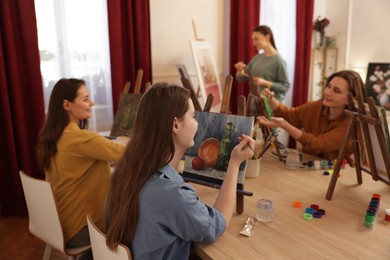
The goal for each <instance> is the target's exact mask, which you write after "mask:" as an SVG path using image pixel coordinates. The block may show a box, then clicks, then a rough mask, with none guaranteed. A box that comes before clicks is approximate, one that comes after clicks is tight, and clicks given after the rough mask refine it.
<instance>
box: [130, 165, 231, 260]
mask: <svg viewBox="0 0 390 260" xmlns="http://www.w3.org/2000/svg"><path fill="white" fill-rule="evenodd" d="M225 228H226V221H225V218H224V216H223V215H222V213H221V212H219V211H218V210H216V209H214V208H211V207H209V206H207V205H205V204H203V203H202V202H201V201H200V200H199V198H198V197H197V196H196V193H195V190H194V188H193V187H192V186H190V185H189V184H187V183H185V182H184V180H183V178H182V177H181V176H180V175H179V174H178V173H177V172H176V170H174V169H173V168H172V167H171V166H170V165H166V166H164V167H162V168H161V169H160V170H159V171H158V172H157V173H155V174H154V175H153V176H152V177H151V178H150V179H149V180H148V181H147V182H146V184H145V186H144V187H143V189H142V190H141V196H140V214H139V218H138V225H137V229H136V232H135V237H134V241H133V244H132V245H130V248H131V251H132V255H133V259H188V256H189V253H190V246H191V242H204V243H209V242H213V241H215V240H217V239H218V238H219V237H220V236H221V235H222V233H223V232H224V231H225Z"/></svg>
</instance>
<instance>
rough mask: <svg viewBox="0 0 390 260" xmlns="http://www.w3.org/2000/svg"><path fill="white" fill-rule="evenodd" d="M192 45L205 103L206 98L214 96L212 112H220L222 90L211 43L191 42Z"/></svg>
mask: <svg viewBox="0 0 390 260" xmlns="http://www.w3.org/2000/svg"><path fill="white" fill-rule="evenodd" d="M190 44H191V50H192V55H193V58H194V62H195V68H196V73H197V74H198V81H199V88H200V91H201V94H202V99H203V101H204V102H205V100H206V97H207V96H208V95H209V94H210V93H211V94H213V96H214V100H213V104H212V107H211V111H212V112H219V110H220V107H221V102H222V89H221V84H220V82H219V77H218V72H217V67H216V65H215V61H214V57H213V55H212V52H211V47H210V42H208V41H190ZM204 102H203V103H204Z"/></svg>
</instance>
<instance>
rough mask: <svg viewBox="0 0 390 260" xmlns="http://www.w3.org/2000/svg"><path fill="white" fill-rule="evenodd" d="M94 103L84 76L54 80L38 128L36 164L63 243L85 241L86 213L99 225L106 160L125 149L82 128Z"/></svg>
mask: <svg viewBox="0 0 390 260" xmlns="http://www.w3.org/2000/svg"><path fill="white" fill-rule="evenodd" d="M93 105H94V103H93V101H92V100H91V99H90V97H89V93H88V90H87V87H86V86H85V82H84V81H83V80H80V79H72V78H71V79H61V80H59V81H58V82H57V83H56V84H55V86H54V88H53V91H52V93H51V96H50V101H49V108H48V112H47V118H46V122H45V124H44V126H43V127H42V129H41V131H40V133H39V139H38V145H37V159H38V164H39V165H40V167H41V168H42V169H43V170H44V171H45V174H46V180H47V181H48V182H49V183H50V184H51V186H52V188H53V191H54V195H55V198H56V203H57V207H58V214H59V217H60V221H61V225H62V228H63V232H64V239H65V241H66V245H67V246H68V247H77V246H84V245H88V244H90V240H89V234H88V228H87V221H86V215H87V214H89V215H90V216H91V218H92V220H93V221H94V222H95V223H96V224H97V225H98V226H100V228H103V226H104V201H105V198H106V196H107V192H108V187H109V183H110V175H111V172H110V171H111V170H110V165H109V161H118V160H119V158H120V157H121V156H122V154H123V152H124V150H125V146H124V145H121V144H118V143H116V142H113V141H110V140H108V139H107V138H105V137H103V136H101V135H99V134H98V133H95V132H91V131H88V130H86V125H87V120H88V119H89V118H90V117H91V108H92V106H93Z"/></svg>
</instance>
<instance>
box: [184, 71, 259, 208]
mask: <svg viewBox="0 0 390 260" xmlns="http://www.w3.org/2000/svg"><path fill="white" fill-rule="evenodd" d="M232 83H233V77H232V76H231V75H227V76H226V78H225V87H224V91H223V97H222V105H221V110H220V113H222V114H230V112H229V101H230V95H231V89H232ZM238 111H240V113H241V114H240V113H239V114H238V115H240V116H245V115H246V103H245V97H240V98H239V105H238ZM183 179H184V180H185V181H187V182H193V183H196V184H200V185H204V186H207V187H211V188H216V189H220V188H221V185H220V184H215V183H211V182H207V181H202V180H198V179H193V178H186V177H183ZM244 196H253V192H251V191H246V190H244V189H242V190H237V196H236V212H237V214H242V212H244Z"/></svg>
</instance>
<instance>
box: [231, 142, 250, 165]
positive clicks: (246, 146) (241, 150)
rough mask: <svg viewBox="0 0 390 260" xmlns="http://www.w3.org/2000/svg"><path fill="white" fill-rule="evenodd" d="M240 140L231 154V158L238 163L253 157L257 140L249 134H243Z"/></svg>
mask: <svg viewBox="0 0 390 260" xmlns="http://www.w3.org/2000/svg"><path fill="white" fill-rule="evenodd" d="M238 140H239V141H240V142H239V143H238V144H237V145H236V146H235V147H234V149H233V150H232V153H231V155H230V160H231V161H232V162H235V163H237V164H240V163H241V162H243V161H244V160H246V159H250V158H252V157H253V154H254V152H253V150H254V148H255V140H253V138H251V137H249V136H247V135H241V137H238Z"/></svg>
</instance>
